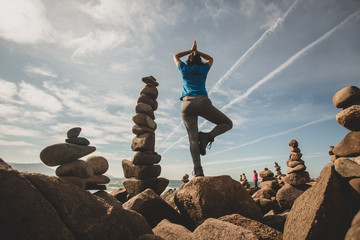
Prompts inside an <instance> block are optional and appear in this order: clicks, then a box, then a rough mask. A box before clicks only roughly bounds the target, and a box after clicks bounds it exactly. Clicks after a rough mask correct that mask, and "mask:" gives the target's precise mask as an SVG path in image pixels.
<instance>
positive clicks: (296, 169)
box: [286, 164, 306, 174]
mask: <svg viewBox="0 0 360 240" xmlns="http://www.w3.org/2000/svg"><path fill="white" fill-rule="evenodd" d="M305 170H306V167H305V165H304V164H299V165H296V166H295V167H293V168H288V169H287V170H286V174H290V173H294V172H299V171H305Z"/></svg>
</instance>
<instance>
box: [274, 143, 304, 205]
mask: <svg viewBox="0 0 360 240" xmlns="http://www.w3.org/2000/svg"><path fill="white" fill-rule="evenodd" d="M289 146H290V156H289V159H288V160H287V162H286V165H287V166H288V167H289V168H288V169H287V170H286V176H285V177H284V178H283V181H284V183H285V185H284V186H283V187H282V188H281V189H279V191H278V192H277V193H276V200H277V202H278V205H279V207H280V208H281V209H282V210H286V209H290V208H291V206H292V205H293V203H294V201H295V200H296V199H297V198H298V197H299V196H300V195H301V194H302V193H304V191H306V190H307V189H308V188H309V187H310V185H308V184H307V183H308V182H310V175H309V173H308V172H307V171H305V170H306V166H305V162H304V160H302V159H301V157H302V153H301V151H300V148H299V143H298V142H297V141H296V140H295V139H292V140H290V142H289Z"/></svg>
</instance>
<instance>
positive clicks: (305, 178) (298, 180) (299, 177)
mask: <svg viewBox="0 0 360 240" xmlns="http://www.w3.org/2000/svg"><path fill="white" fill-rule="evenodd" d="M283 181H284V182H285V183H288V184H290V185H292V186H300V185H303V184H305V183H308V182H310V175H309V173H308V172H307V171H301V172H297V173H290V174H288V175H286V176H285V177H284V179H283Z"/></svg>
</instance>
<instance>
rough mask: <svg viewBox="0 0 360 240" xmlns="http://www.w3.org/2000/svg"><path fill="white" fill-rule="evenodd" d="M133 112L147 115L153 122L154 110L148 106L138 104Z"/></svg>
mask: <svg viewBox="0 0 360 240" xmlns="http://www.w3.org/2000/svg"><path fill="white" fill-rule="evenodd" d="M135 112H136V113H146V114H147V115H149V117H151V118H152V119H153V120H155V116H154V110H153V108H152V107H151V106H150V105H149V104H146V103H138V104H137V105H136V107H135Z"/></svg>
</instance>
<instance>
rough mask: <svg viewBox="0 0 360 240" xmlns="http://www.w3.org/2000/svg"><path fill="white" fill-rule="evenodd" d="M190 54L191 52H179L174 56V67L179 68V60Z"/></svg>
mask: <svg viewBox="0 0 360 240" xmlns="http://www.w3.org/2000/svg"><path fill="white" fill-rule="evenodd" d="M191 52H192V51H191V50H187V51H184V52H179V53H176V54H174V57H173V58H174V62H175V65H176V66H179V63H180V62H181V60H180V58H182V57H184V56H186V55H188V54H190V53H191Z"/></svg>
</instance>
